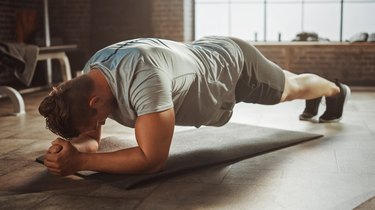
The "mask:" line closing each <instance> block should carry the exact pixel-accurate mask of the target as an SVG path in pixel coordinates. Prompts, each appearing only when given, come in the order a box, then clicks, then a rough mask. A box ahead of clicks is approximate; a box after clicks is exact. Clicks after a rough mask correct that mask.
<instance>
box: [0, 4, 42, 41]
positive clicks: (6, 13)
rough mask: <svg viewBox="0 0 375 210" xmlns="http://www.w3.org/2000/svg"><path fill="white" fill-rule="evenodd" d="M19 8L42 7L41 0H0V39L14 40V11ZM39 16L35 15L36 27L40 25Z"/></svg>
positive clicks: (37, 8)
mask: <svg viewBox="0 0 375 210" xmlns="http://www.w3.org/2000/svg"><path fill="white" fill-rule="evenodd" d="M20 9H33V10H36V11H38V12H40V10H41V9H42V2H41V0H17V1H15V0H0V41H5V42H12V41H16V12H17V11H18V10H20ZM41 18H42V17H41V16H38V17H37V28H40V27H41Z"/></svg>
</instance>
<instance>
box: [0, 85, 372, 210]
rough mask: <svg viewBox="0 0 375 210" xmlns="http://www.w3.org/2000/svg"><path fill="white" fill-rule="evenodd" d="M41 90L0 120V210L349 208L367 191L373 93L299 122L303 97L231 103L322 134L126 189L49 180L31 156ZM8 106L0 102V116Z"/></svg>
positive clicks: (38, 135) (40, 126) (252, 118)
mask: <svg viewBox="0 0 375 210" xmlns="http://www.w3.org/2000/svg"><path fill="white" fill-rule="evenodd" d="M46 94H47V92H39V93H34V94H29V95H25V96H24V99H25V103H26V111H27V113H26V114H25V115H23V116H18V117H16V116H3V117H0V209H273V210H274V209H353V208H354V207H356V206H358V205H360V204H361V203H362V202H364V201H366V200H367V199H369V198H371V197H373V196H375V109H374V105H375V92H374V89H358V88H357V89H355V90H353V93H352V97H351V98H350V100H349V102H348V104H347V106H346V109H345V115H344V118H343V120H342V122H340V123H335V124H319V123H313V122H302V121H299V120H298V115H299V114H300V112H301V111H302V110H303V107H304V102H303V101H295V102H287V103H283V104H279V105H275V106H260V105H254V104H238V105H237V106H236V108H235V111H234V115H233V117H232V119H231V122H239V123H245V124H256V125H260V126H268V127H275V128H282V129H289V130H296V131H308V132H313V133H319V134H324V135H325V137H323V138H321V139H319V140H316V141H311V142H307V143H304V144H300V145H296V146H293V147H290V148H287V149H283V150H279V151H276V152H273V153H269V154H265V155H262V156H258V157H255V158H251V159H247V160H244V161H241V162H238V163H236V164H233V165H230V166H216V167H210V168H207V169H203V170H199V171H194V172H192V173H189V174H185V175H180V176H177V177H175V178H171V179H168V180H164V181H160V182H157V183H153V184H149V185H146V186H144V187H141V188H138V189H134V190H130V191H127V190H125V189H124V186H123V184H122V183H121V181H118V180H117V181H116V182H108V181H100V180H95V179H90V178H81V177H78V176H75V175H73V176H68V177H56V176H53V175H50V174H48V172H47V171H46V169H45V167H44V166H43V165H40V164H38V163H36V162H34V160H35V158H36V157H37V156H39V155H41V154H43V153H44V151H45V150H46V149H47V148H48V147H49V145H50V142H51V141H52V140H53V139H54V135H52V134H51V133H50V132H49V131H48V130H46V129H45V124H44V119H43V118H42V117H41V116H39V114H38V112H37V107H38V105H39V103H40V101H41V100H42V98H43V96H45V95H46ZM324 109H325V107H324V104H323V105H321V109H320V112H323V111H324ZM11 111H12V105H11V104H10V101H8V100H7V99H1V100H0V115H5V114H7V113H9V112H11ZM183 129H193V128H181V127H177V128H176V130H177V131H176V132H179V131H180V130H183ZM104 135H105V136H111V135H116V136H120V137H123V138H125V137H126V138H133V130H132V129H129V128H124V127H122V126H120V125H118V124H116V123H115V122H113V121H110V122H107V124H106V126H105V127H104Z"/></svg>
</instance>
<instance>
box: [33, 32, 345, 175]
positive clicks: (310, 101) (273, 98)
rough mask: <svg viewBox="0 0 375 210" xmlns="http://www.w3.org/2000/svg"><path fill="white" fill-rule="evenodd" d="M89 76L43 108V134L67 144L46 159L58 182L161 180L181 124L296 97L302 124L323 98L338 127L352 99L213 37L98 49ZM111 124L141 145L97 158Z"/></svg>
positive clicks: (216, 120)
mask: <svg viewBox="0 0 375 210" xmlns="http://www.w3.org/2000/svg"><path fill="white" fill-rule="evenodd" d="M84 73H85V74H84V75H82V76H80V77H77V78H75V79H73V80H70V81H68V82H65V83H63V84H61V85H59V86H58V87H56V88H54V89H53V91H52V92H51V93H50V94H49V96H47V97H46V98H45V99H44V100H43V102H42V103H41V105H40V107H39V112H40V113H41V114H42V115H43V116H44V117H45V118H46V124H47V127H48V128H49V129H50V130H51V131H52V132H54V133H55V134H57V135H59V136H61V137H62V138H64V139H65V140H63V139H62V138H57V139H56V140H54V141H53V143H52V144H53V145H52V146H51V147H50V148H49V150H48V152H47V154H46V155H45V165H46V167H47V168H48V170H49V171H50V172H51V173H52V174H56V175H68V174H72V173H74V172H76V171H80V170H93V171H99V172H107V173H120V174H121V173H126V174H129V173H153V172H158V171H160V170H162V169H163V167H164V166H165V163H166V160H167V158H168V153H169V147H170V144H171V141H172V137H173V130H174V126H175V125H190V126H196V127H199V126H201V125H209V126H221V125H224V124H225V123H227V122H228V121H229V119H230V117H231V115H232V109H233V106H234V105H235V104H236V103H238V102H247V103H259V104H269V105H270V104H277V103H280V102H284V101H291V100H294V99H306V108H305V110H304V112H303V113H302V114H301V115H300V119H301V120H310V119H311V118H313V117H314V116H315V115H316V114H317V113H318V107H319V103H320V100H321V98H322V97H323V96H324V97H326V104H327V109H326V111H325V113H324V114H323V115H322V116H320V118H319V121H320V122H337V121H339V120H340V119H341V117H342V113H343V107H344V103H345V101H346V99H347V98H348V96H349V94H350V89H349V88H348V86H346V85H343V84H340V83H338V82H336V83H333V82H330V81H328V80H326V79H323V78H321V77H319V76H316V75H314V74H301V75H296V74H293V73H290V72H287V71H284V70H282V69H281V68H280V67H279V66H277V65H275V64H274V63H272V62H270V61H269V60H267V59H266V58H265V57H263V56H262V55H261V54H260V52H259V51H258V50H257V49H255V48H254V47H253V46H251V45H250V44H248V43H246V42H244V41H242V40H240V39H236V38H228V37H216V36H211V37H205V38H203V39H200V40H198V41H195V42H193V43H191V44H183V43H177V42H173V41H168V40H161V39H146V38H140V39H134V40H130V41H125V42H120V43H117V44H114V45H111V46H109V47H106V48H104V49H102V50H100V51H98V52H97V53H96V54H95V55H94V56H93V57H92V58H91V59H90V60H89V61H88V62H87V64H86V66H85V68H84ZM107 117H111V118H112V119H114V120H116V121H117V122H119V123H120V124H122V125H124V126H128V127H134V128H135V137H136V140H137V143H138V146H137V147H133V148H127V149H123V150H119V151H115V152H110V153H95V152H96V151H97V149H98V145H99V141H100V138H101V126H102V125H103V124H104V123H105V120H106V118H107ZM249 117H251V116H249ZM67 140H69V141H67ZM202 141H204V140H203V139H202ZM60 150H61V151H60Z"/></svg>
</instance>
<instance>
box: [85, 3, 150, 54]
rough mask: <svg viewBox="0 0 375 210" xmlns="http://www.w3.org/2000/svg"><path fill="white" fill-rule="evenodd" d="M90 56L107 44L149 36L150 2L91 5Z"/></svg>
mask: <svg viewBox="0 0 375 210" xmlns="http://www.w3.org/2000/svg"><path fill="white" fill-rule="evenodd" d="M91 6H92V11H91V37H90V38H91V40H90V41H91V52H92V53H93V52H94V51H96V50H98V49H101V48H102V47H105V46H107V45H109V44H113V43H115V42H119V41H123V40H126V39H133V38H138V37H149V36H152V33H151V32H152V30H151V21H150V18H151V15H150V13H151V11H150V0H127V1H123V0H106V1H103V0H93V1H91Z"/></svg>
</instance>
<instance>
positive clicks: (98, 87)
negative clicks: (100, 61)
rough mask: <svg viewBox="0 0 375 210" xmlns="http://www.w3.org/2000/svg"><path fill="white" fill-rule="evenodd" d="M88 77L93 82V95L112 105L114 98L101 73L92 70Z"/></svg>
mask: <svg viewBox="0 0 375 210" xmlns="http://www.w3.org/2000/svg"><path fill="white" fill-rule="evenodd" d="M88 76H89V77H90V78H91V79H92V80H93V81H94V93H95V94H96V95H98V96H100V97H102V98H103V99H104V100H106V101H108V102H109V104H111V103H113V101H114V99H115V98H114V96H113V93H112V91H111V88H110V87H109V84H108V82H107V80H106V78H105V76H104V75H103V73H102V72H101V71H100V70H99V69H92V70H91V71H90V72H89V73H88Z"/></svg>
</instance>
